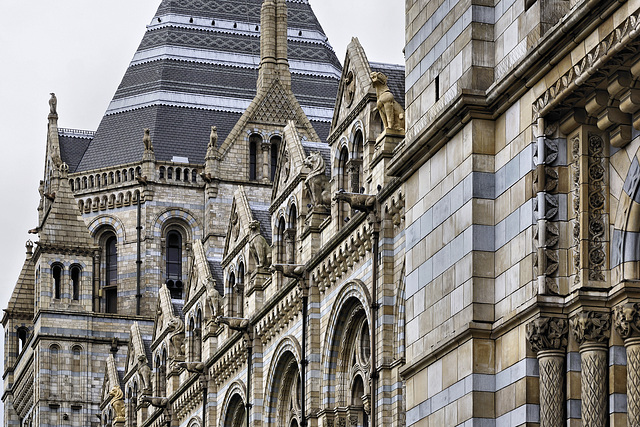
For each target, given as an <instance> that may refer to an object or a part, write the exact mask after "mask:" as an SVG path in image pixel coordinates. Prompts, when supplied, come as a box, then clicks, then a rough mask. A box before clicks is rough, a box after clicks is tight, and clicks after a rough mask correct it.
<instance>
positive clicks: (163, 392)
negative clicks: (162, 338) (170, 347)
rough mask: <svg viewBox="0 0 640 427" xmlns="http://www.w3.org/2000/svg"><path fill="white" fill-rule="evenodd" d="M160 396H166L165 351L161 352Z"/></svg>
mask: <svg viewBox="0 0 640 427" xmlns="http://www.w3.org/2000/svg"><path fill="white" fill-rule="evenodd" d="M159 391H160V396H162V397H164V396H166V395H167V349H166V348H165V349H163V350H162V361H161V362H160V390H159Z"/></svg>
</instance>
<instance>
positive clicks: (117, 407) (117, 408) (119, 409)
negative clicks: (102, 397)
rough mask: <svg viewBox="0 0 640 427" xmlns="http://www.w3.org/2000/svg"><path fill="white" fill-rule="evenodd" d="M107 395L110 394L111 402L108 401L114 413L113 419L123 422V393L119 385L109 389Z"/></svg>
mask: <svg viewBox="0 0 640 427" xmlns="http://www.w3.org/2000/svg"><path fill="white" fill-rule="evenodd" d="M109 396H111V402H109V404H110V405H111V407H112V408H113V411H114V412H115V414H116V416H115V419H114V421H115V422H123V421H124V420H125V410H124V408H125V407H124V393H122V389H121V388H120V386H115V387H113V388H112V389H111V391H109Z"/></svg>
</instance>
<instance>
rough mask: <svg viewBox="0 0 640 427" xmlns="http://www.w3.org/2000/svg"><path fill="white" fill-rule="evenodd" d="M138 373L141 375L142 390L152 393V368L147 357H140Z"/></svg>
mask: <svg viewBox="0 0 640 427" xmlns="http://www.w3.org/2000/svg"><path fill="white" fill-rule="evenodd" d="M138 373H139V374H140V382H141V383H142V390H143V391H145V392H148V391H151V368H150V367H149V364H148V363H147V358H146V356H145V355H143V354H141V355H139V356H138Z"/></svg>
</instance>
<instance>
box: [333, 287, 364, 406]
mask: <svg viewBox="0 0 640 427" xmlns="http://www.w3.org/2000/svg"><path fill="white" fill-rule="evenodd" d="M370 306H371V296H370V294H369V291H368V289H367V288H366V286H365V284H364V283H363V282H362V281H360V280H352V281H350V282H348V283H347V284H345V285H344V286H343V288H342V289H341V291H340V293H339V294H338V297H337V298H336V301H335V303H334V304H333V309H332V310H331V315H330V317H329V322H328V327H327V331H326V335H325V337H324V341H323V348H322V373H323V374H322V382H323V385H322V389H323V390H324V391H323V400H324V401H325V402H326V403H327V404H328V405H329V407H334V406H335V405H336V404H338V403H340V404H342V403H344V402H343V401H345V399H346V398H347V396H346V393H345V392H346V390H344V387H343V385H344V384H343V383H344V380H345V379H344V378H339V375H337V374H338V371H337V369H338V361H339V360H342V359H343V358H344V351H346V350H345V349H343V348H342V347H343V341H344V337H345V334H346V333H348V331H350V329H351V328H352V327H354V325H355V323H357V320H356V319H354V316H355V315H356V314H357V313H356V311H358V313H359V315H361V316H363V317H364V320H365V321H366V322H367V324H368V325H371V313H370V310H369V309H368V307H370ZM360 319H362V317H360ZM369 339H370V337H369ZM343 368H344V367H343ZM341 384H342V385H341Z"/></svg>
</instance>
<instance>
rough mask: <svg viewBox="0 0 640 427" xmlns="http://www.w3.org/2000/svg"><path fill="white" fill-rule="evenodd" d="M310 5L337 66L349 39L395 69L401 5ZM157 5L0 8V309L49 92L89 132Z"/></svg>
mask: <svg viewBox="0 0 640 427" xmlns="http://www.w3.org/2000/svg"><path fill="white" fill-rule="evenodd" d="M310 1H311V5H312V7H313V9H314V11H315V12H316V15H317V17H318V20H319V21H320V23H321V24H322V26H323V28H324V30H325V32H326V34H327V36H328V37H329V42H330V43H331V45H332V46H333V48H334V50H335V51H336V54H337V56H338V58H339V59H340V61H341V62H342V61H343V60H344V56H345V52H346V46H347V44H348V43H349V41H350V40H351V37H353V36H356V37H358V38H359V40H360V42H361V44H362V45H363V47H364V49H365V51H366V53H367V56H368V58H369V60H370V61H375V62H388V63H395V64H402V63H404V56H403V54H402V49H403V47H404V0H310ZM159 4H160V0H109V1H89V0H56V1H51V0H31V1H9V0H6V1H1V2H0V58H1V59H0V61H1V62H2V66H0V142H1V143H0V147H1V148H2V151H3V152H2V159H3V162H2V167H0V197H1V198H0V200H1V205H0V206H2V209H0V227H1V230H2V245H1V246H0V271H2V273H3V274H2V282H1V284H0V308H6V306H7V301H8V299H9V297H10V295H11V291H12V289H13V287H14V285H15V282H16V280H17V278H18V274H19V272H20V268H21V267H22V264H23V262H24V253H25V247H24V244H25V242H26V240H27V239H29V238H31V239H34V240H35V237H37V236H30V235H28V234H27V230H29V229H31V228H34V227H35V226H36V225H37V211H36V208H37V205H38V197H39V195H38V182H39V180H40V179H42V174H43V162H44V150H45V143H46V129H47V114H48V112H49V106H48V99H49V93H50V92H55V93H56V95H57V97H58V114H59V117H60V118H59V123H58V124H59V126H60V127H66V128H74V129H87V130H95V129H96V128H97V126H98V124H99V122H100V120H101V118H102V116H103V115H104V112H105V111H106V109H107V106H108V105H109V102H110V101H111V98H112V96H113V94H114V93H115V90H116V88H117V87H118V85H119V83H120V80H121V78H122V76H123V75H124V72H125V69H126V68H127V66H128V64H129V61H130V60H131V58H132V57H133V54H134V53H135V51H136V49H137V47H138V44H139V43H140V40H141V39H142V36H143V34H144V31H145V26H146V25H147V24H148V23H149V22H150V21H151V19H152V18H153V15H154V14H155V11H156V9H157V7H158V5H159ZM1 336H3V335H0V337H1ZM0 417H1V415H0Z"/></svg>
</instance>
